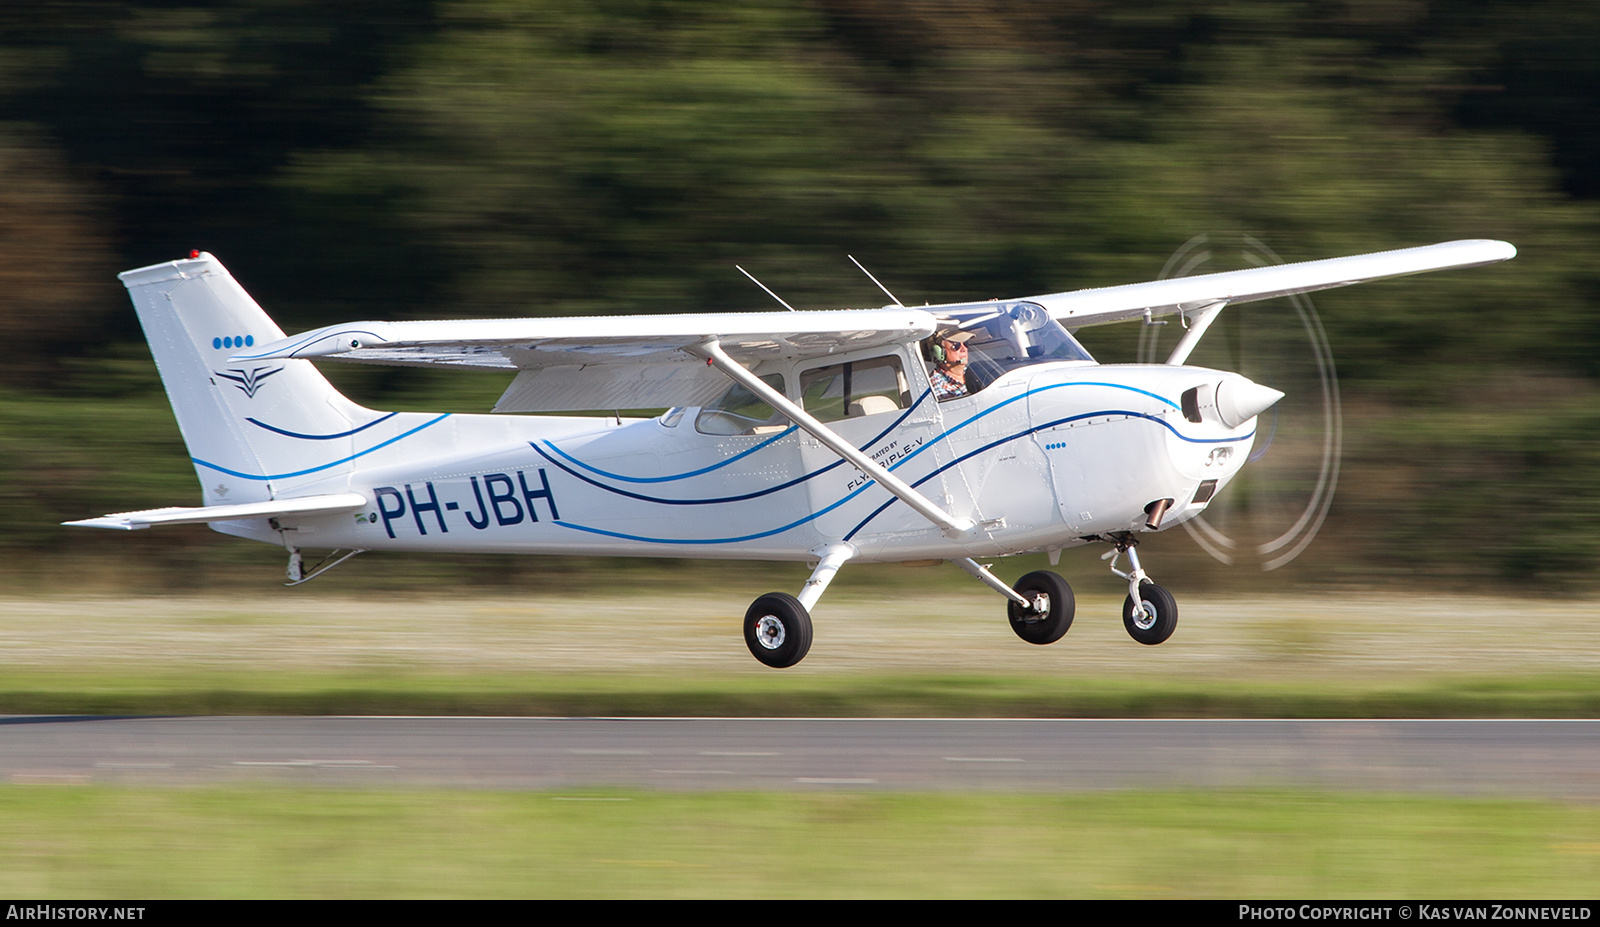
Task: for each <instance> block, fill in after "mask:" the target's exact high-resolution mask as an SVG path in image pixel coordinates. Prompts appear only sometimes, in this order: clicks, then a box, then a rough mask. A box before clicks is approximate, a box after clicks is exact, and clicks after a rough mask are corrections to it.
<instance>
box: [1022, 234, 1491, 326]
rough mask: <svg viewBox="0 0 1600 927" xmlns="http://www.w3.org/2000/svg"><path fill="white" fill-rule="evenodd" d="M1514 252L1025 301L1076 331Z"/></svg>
mask: <svg viewBox="0 0 1600 927" xmlns="http://www.w3.org/2000/svg"><path fill="white" fill-rule="evenodd" d="M1516 254H1517V249H1516V248H1515V247H1513V246H1512V245H1510V244H1509V243H1507V242H1503V241H1488V240H1464V241H1449V242H1444V243H1442V244H1437V245H1424V246H1422V247H1420V248H1401V249H1399V250H1397V251H1379V252H1375V253H1372V254H1358V255H1353V256H1351V257H1338V258H1326V259H1324V260H1320V261H1302V262H1300V263H1296V264H1276V265H1272V266H1270V267H1252V268H1247V269H1245V270H1233V271H1227V272H1225V273H1219V274H1203V275H1199V276H1194V277H1174V278H1172V279H1170V280H1154V281H1151V282H1149V283H1132V284H1127V285H1124V286H1111V287H1102V288H1099V289H1092V290H1073V291H1070V292H1065V293H1052V294H1050V295H1047V296H1035V297H1032V298H1031V301H1033V302H1036V303H1039V304H1041V305H1043V306H1044V307H1045V308H1046V309H1047V310H1048V311H1049V312H1050V314H1051V315H1052V316H1054V317H1055V318H1056V319H1057V320H1058V321H1059V322H1061V324H1063V325H1065V326H1067V327H1068V328H1082V327H1084V326H1086V325H1102V324H1105V323H1108V322H1123V321H1127V320H1129V319H1137V318H1143V317H1144V315H1145V313H1146V312H1148V313H1149V314H1150V315H1151V316H1162V315H1171V314H1173V313H1176V312H1188V311H1190V310H1194V309H1200V308H1203V307H1205V306H1208V305H1212V304H1215V303H1218V302H1222V303H1230V304H1231V303H1244V302H1254V301H1256V300H1262V299H1272V298H1274V297H1278V296H1292V295H1294V294H1297V293H1312V292H1316V291H1318V290H1327V289H1332V288H1334V287H1340V286H1349V285H1350V284H1353V283H1366V282H1368V281H1371V280H1383V279H1386V278H1389V277H1403V276H1407V275H1409V274H1421V273H1428V272H1429V271H1435V270H1449V269H1452V268H1461V267H1480V266H1482V265H1484V264H1494V263H1496V262H1499V261H1505V260H1509V259H1511V258H1513V257H1515V256H1516Z"/></svg>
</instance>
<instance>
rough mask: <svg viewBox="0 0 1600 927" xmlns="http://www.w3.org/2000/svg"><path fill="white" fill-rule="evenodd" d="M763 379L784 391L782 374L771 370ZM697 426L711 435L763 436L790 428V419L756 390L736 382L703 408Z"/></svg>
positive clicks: (775, 388) (695, 420) (696, 428)
mask: <svg viewBox="0 0 1600 927" xmlns="http://www.w3.org/2000/svg"><path fill="white" fill-rule="evenodd" d="M761 382H763V383H765V384H767V385H768V386H770V387H772V388H773V389H774V390H776V391H778V392H780V393H781V392H783V374H781V373H769V374H767V375H766V376H764V377H762V378H761ZM694 427H695V430H696V431H699V432H700V433H701V434H707V435H762V434H775V433H777V432H779V431H782V430H783V429H785V428H787V427H789V420H788V419H787V418H785V417H784V415H783V413H781V412H779V411H778V410H777V409H774V408H773V407H772V406H769V405H767V404H766V402H764V401H762V400H761V399H760V398H759V397H757V396H756V394H755V393H752V392H750V391H749V390H747V389H745V388H744V387H743V386H741V385H740V384H738V383H734V384H732V385H731V386H729V387H728V391H727V392H725V393H723V394H722V395H721V396H719V397H717V400H716V401H715V402H713V403H711V404H710V405H707V406H706V407H705V408H703V409H701V410H700V414H699V415H697V416H695V419H694Z"/></svg>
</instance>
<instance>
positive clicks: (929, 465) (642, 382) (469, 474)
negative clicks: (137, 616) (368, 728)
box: [68, 241, 1516, 667]
mask: <svg viewBox="0 0 1600 927" xmlns="http://www.w3.org/2000/svg"><path fill="white" fill-rule="evenodd" d="M1515 254H1516V249H1515V248H1513V247H1512V246H1511V245H1509V244H1506V243H1505V242H1499V241H1455V242H1448V243H1444V244H1437V245H1430V246H1427V247H1421V248H1407V249H1403V250H1398V251H1385V252H1380V253H1376V254H1366V255H1359V256H1355V257H1343V258H1333V259H1330V260H1320V261H1310V262H1305V263H1299V264H1282V265H1277V266H1270V267H1260V268H1253V269H1247V270H1239V271H1231V272H1227V273H1216V274H1208V275H1204V276H1195V277H1183V278H1178V279H1170V280H1158V281H1154V282H1150V283H1139V284H1133V285H1129V286H1116V287H1108V288H1104V289H1089V290H1077V291H1073V292H1066V293H1055V294H1051V295H1048V296H1034V297H1029V298H1026V299H1007V300H990V301H987V302H974V303H957V304H950V305H940V306H922V307H908V306H904V305H900V304H899V303H898V300H896V304H895V305H890V306H886V307H884V308H882V309H846V310H838V311H831V312H796V311H792V310H791V311H788V312H750V313H706V314H691V315H653V316H615V317H603V318H548V319H481V320H472V321H440V322H355V323H350V324H346V325H333V326H329V327H326V328H319V329H317V330H315V331H310V332H306V333H304V334H301V335H296V336H294V337H285V336H284V333H283V332H282V331H281V330H280V329H279V328H278V327H277V326H276V325H275V324H273V322H272V320H271V319H269V318H268V317H267V315H266V313H264V312H263V311H262V310H261V307H260V306H258V305H257V304H256V303H255V301H254V300H252V299H251V298H250V296H249V295H248V294H247V293H246V292H245V291H244V289H243V288H241V287H240V286H239V284H238V283H236V282H235V281H234V279H233V277H232V276H231V275H229V273H228V271H227V270H226V269H224V268H223V266H222V264H221V263H220V262H219V261H217V259H216V258H214V257H212V256H211V255H209V254H202V253H200V252H198V251H197V252H193V253H192V254H191V255H190V257H189V259H187V260H178V261H170V262H168V263H164V264H155V265H152V266H149V267H142V268H139V269H137V270H130V271H128V272H126V273H124V274H121V279H122V281H123V283H124V284H126V285H127V287H128V290H129V291H130V293H131V295H132V298H133V304H134V308H135V309H136V310H137V311H138V314H139V321H140V323H141V324H142V325H143V327H144V331H145V335H146V337H147V339H148V340H149V343H150V349H151V352H152V353H153V354H154V355H155V361H156V365H157V367H158V368H159V369H160V372H161V378H162V381H163V382H164V384H165V385H166V389H167V394H168V397H169V398H170V399H171V401H172V408H173V411H174V412H175V413H176V415H177V419H178V426H179V428H180V429H181V430H182V432H183V439H184V441H185V443H186V444H187V445H188V449H189V454H190V457H191V459H192V460H193V462H194V467H195V472H196V473H197V474H198V475H199V477H200V483H201V485H202V487H203V488H204V495H203V501H204V503H205V504H204V505H202V506H198V507H184V508H162V509H151V510H147V511H139V512H123V513H118V514H113V515H106V516H104V517H101V518H91V519H87V520H84V521H75V522H69V523H68V524H72V525H85V526H91V527H99V528H119V529H123V530H134V529H139V528H147V527H149V526H151V525H163V524H198V523H206V524H209V525H210V526H211V527H212V528H213V529H214V530H216V531H219V532H222V533H223V534H231V535H235V536H237V537H243V538H250V539H253V540H258V541H265V542H267V543H270V544H281V545H283V546H284V547H285V548H287V549H288V551H289V578H290V580H291V583H296V582H302V581H304V580H307V579H310V578H312V577H313V576H315V575H317V574H318V573H320V572H322V571H323V570H325V569H327V568H330V567H331V566H333V565H336V564H337V563H340V562H343V560H345V559H348V557H350V556H353V555H354V554H356V553H360V552H362V551H367V550H436V551H462V552H468V551H484V552H512V553H527V554H603V555H619V556H666V557H704V558H740V559H761V560H803V561H812V562H814V563H815V564H816V566H815V569H814V571H813V572H812V574H811V578H810V579H808V580H807V581H806V583H805V586H804V588H802V589H801V590H800V594H799V595H798V596H791V595H788V594H786V593H781V592H774V593H769V594H767V595H764V596H761V597H760V598H758V599H756V601H755V603H754V604H753V605H751V607H750V609H749V611H748V612H747V613H746V614H745V619H744V635H745V641H746V643H747V644H748V645H749V648H750V652H751V653H752V654H754V655H755V657H756V659H757V660H760V661H761V662H762V663H765V664H766V665H768V666H773V667H785V666H793V665H794V664H796V663H798V662H800V660H801V659H802V658H803V657H805V655H806V651H807V650H808V649H809V648H810V646H811V615H810V610H811V609H812V608H814V607H815V606H816V603H817V601H818V599H819V598H820V597H821V596H822V593H823V591H824V590H825V589H826V588H827V586H828V583H829V581H830V580H832V578H833V576H834V574H835V573H836V572H837V571H838V570H839V568H840V567H841V566H843V565H844V564H845V563H846V562H847V561H850V560H858V561H862V562H881V561H906V560H924V559H943V560H950V561H952V562H953V563H955V564H957V565H958V566H960V567H961V568H962V569H964V570H966V571H967V572H968V573H971V574H972V575H973V576H975V577H977V578H978V579H979V580H981V581H982V582H984V583H986V584H987V585H989V586H990V587H992V588H993V589H994V590H995V591H996V592H998V593H1000V594H1001V595H1003V596H1005V597H1006V599H1007V600H1008V602H1009V605H1008V613H1009V617H1010V620H1011V627H1012V629H1013V630H1014V631H1015V632H1016V633H1017V635H1018V636H1020V637H1021V638H1022V639H1023V640H1025V641H1028V642H1029V643H1034V644H1048V643H1052V642H1054V641H1056V640H1058V639H1060V637H1061V636H1062V635H1063V634H1064V633H1066V631H1067V628H1068V627H1069V626H1070V625H1071V624H1072V618H1073V612H1074V603H1073V596H1072V590H1071V588H1070V587H1069V586H1068V585H1067V583H1066V581H1065V580H1063V579H1062V578H1061V577H1060V576H1058V575H1056V574H1055V573H1052V572H1048V571H1039V572H1034V573H1029V574H1028V575H1026V576H1024V577H1022V579H1021V580H1019V581H1018V582H1017V583H1016V585H1015V586H1008V585H1007V584H1006V583H1005V582H1003V581H1002V580H1000V579H999V578H998V577H996V576H995V575H994V574H993V573H991V572H990V571H989V569H988V567H986V566H984V565H981V564H979V563H978V562H977V560H976V559H975V558H986V557H1004V556H1008V555H1012V554H1022V553H1029V552H1037V551H1046V552H1049V553H1050V554H1051V562H1052V563H1055V562H1057V559H1058V557H1059V553H1060V551H1061V549H1062V548H1065V547H1073V546H1077V545H1081V544H1088V543H1092V542H1098V543H1104V544H1108V545H1111V546H1112V547H1114V548H1115V551H1116V552H1117V554H1119V555H1120V554H1126V555H1127V557H1128V562H1129V566H1130V569H1128V570H1127V571H1126V572H1124V571H1122V570H1118V569H1117V567H1116V564H1117V558H1115V557H1113V558H1112V560H1111V569H1112V571H1113V572H1114V573H1116V575H1118V576H1119V577H1122V578H1123V579H1125V580H1126V581H1127V586H1128V599H1127V602H1126V603H1125V604H1124V606H1123V622H1124V624H1125V625H1126V627H1127V630H1128V633H1129V634H1131V635H1132V636H1133V638H1134V639H1135V640H1137V641H1139V642H1140V643H1144V644H1159V643H1161V642H1162V641H1165V640H1166V639H1167V638H1168V637H1170V636H1171V634H1172V632H1173V629H1174V627H1175V625H1176V623H1177V617H1178V612H1177V606H1176V604H1175V602H1174V601H1173V597H1172V595H1171V594H1170V593H1169V592H1167V591H1166V590H1165V589H1163V588H1162V587H1160V586H1157V585H1155V584H1154V583H1152V582H1151V581H1150V579H1149V578H1148V576H1147V575H1146V574H1145V571H1144V569H1143V567H1142V566H1141V565H1140V562H1139V558H1138V555H1137V553H1136V552H1135V546H1136V545H1137V544H1138V542H1139V539H1140V537H1141V536H1142V535H1144V534H1146V533H1149V532H1154V531H1160V530H1164V529H1166V528H1169V527H1171V526H1173V525H1175V524H1178V523H1180V522H1182V521H1184V520H1185V519H1189V518H1192V517H1194V516H1195V515H1197V514H1199V513H1200V512H1201V511H1202V510H1204V509H1205V508H1206V505H1207V504H1208V503H1209V502H1210V501H1211V500H1212V499H1213V498H1214V497H1215V496H1216V494H1217V493H1218V492H1220V491H1221V490H1222V489H1223V488H1224V487H1226V486H1227V485H1228V482H1229V481H1230V480H1232V479H1233V478H1234V476H1235V475H1237V474H1238V472H1239V469H1240V467H1241V466H1242V465H1243V464H1244V462H1245V459H1246V457H1247V456H1248V452H1249V450H1250V448H1251V446H1252V443H1253V441H1254V439H1255V436H1256V416H1257V415H1258V414H1259V413H1261V412H1262V411H1264V410H1266V409H1268V408H1270V407H1271V406H1272V405H1273V404H1274V403H1276V402H1277V401H1278V399H1280V398H1281V397H1282V396H1283V394H1282V393H1280V392H1279V391H1277V390H1275V389H1271V388H1269V387H1266V386H1262V385H1259V384H1256V383H1253V382H1251V381H1250V380H1247V379H1245V378H1244V377H1242V376H1239V375H1238V374H1235V373H1227V372H1223V371H1218V370H1210V369H1206V368H1202V367H1189V366H1185V361H1186V360H1187V359H1188V357H1189V355H1190V353H1191V352H1192V351H1193V350H1194V347H1195V345H1196V343H1197V342H1198V341H1199V340H1200V338H1201V336H1202V335H1204V334H1205V331H1206V328H1207V327H1208V326H1209V325H1210V323H1211V322H1212V321H1213V320H1214V319H1215V318H1216V317H1217V314H1218V313H1219V312H1220V311H1221V310H1222V308H1223V307H1224V306H1226V305H1228V304H1230V303H1241V302H1248V301H1251V300H1261V299H1269V298H1272V297H1278V296H1286V295H1290V294H1297V293H1308V292H1312V291H1315V290H1322V289H1327V288H1330V287H1337V286H1344V285H1346V284H1351V283H1360V282H1363V281H1368V280H1376V279H1381V278H1385V277H1394V276H1401V275H1405V274H1415V273H1421V272H1424V271H1433V270H1443V269H1447V268H1457V267H1474V266H1478V265H1483V264H1490V263H1493V262H1496V261H1503V260H1506V259H1508V258H1511V257H1513V256H1514V255H1515ZM885 292H887V291H885ZM890 298H891V299H893V296H892V294H891V296H890ZM1173 314H1176V315H1179V316H1180V317H1181V319H1182V321H1183V322H1184V324H1185V325H1186V327H1187V332H1186V333H1185V334H1184V336H1183V338H1182V340H1181V341H1180V342H1179V343H1178V345H1177V347H1176V348H1175V349H1174V350H1173V352H1172V354H1171V356H1170V357H1168V358H1167V361H1166V363H1165V364H1118V365H1103V364H1099V363H1096V362H1095V360H1094V359H1093V358H1092V357H1090V356H1089V353H1088V352H1087V351H1085V350H1084V349H1083V347H1082V346H1080V345H1079V343H1078V342H1077V341H1076V340H1075V339H1074V338H1073V336H1072V335H1071V334H1070V333H1069V329H1077V328H1081V327H1083V326H1087V325H1098V324H1102V323H1108V322H1119V321H1127V320H1133V319H1143V320H1145V321H1146V322H1149V321H1150V320H1151V319H1152V318H1154V317H1158V316H1166V315H1173ZM307 358H336V359H339V360H352V361H367V362H371V363H379V364H408V365H434V364H442V365H447V366H450V365H455V366H467V367H489V368H500V369H505V370H508V371H513V372H514V373H515V378H514V379H513V380H512V381H511V384H510V386H509V387H508V388H507V389H506V391H505V394H504V395H503V396H502V397H501V398H500V401H499V403H498V404H497V405H496V406H495V409H494V411H496V412H524V413H526V412H574V411H583V410H595V409H639V408H664V407H668V406H671V407H672V408H670V409H668V411H667V412H666V413H665V414H663V415H661V416H659V417H656V418H649V419H639V418H623V417H620V416H616V415H606V416H604V417H573V416H554V415H547V416H533V415H459V414H437V415H436V414H422V413H412V412H376V411H373V410H371V409H366V408H363V407H362V406H359V405H357V404H356V403H354V402H351V401H350V400H348V399H346V398H345V397H344V396H343V395H341V394H340V393H339V392H338V391H337V390H335V389H334V388H333V387H332V386H331V385H330V384H329V383H328V381H327V380H325V379H324V378H323V377H322V375H321V373H319V372H318V371H317V369H316V368H315V367H314V366H313V365H312V363H311V361H309V360H307ZM963 360H964V361H965V364H964V365H963V364H962V363H961V361H963ZM302 548H314V549H321V550H332V551H333V552H334V553H333V554H330V555H329V558H328V561H325V563H324V565H323V566H322V567H320V568H319V569H316V570H313V571H311V572H310V573H307V571H306V570H305V568H304V566H303V565H302V560H301V554H300V551H301V549H302ZM1108 556H1111V554H1110V553H1109V552H1108Z"/></svg>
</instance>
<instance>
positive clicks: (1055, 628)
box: [1006, 570, 1078, 644]
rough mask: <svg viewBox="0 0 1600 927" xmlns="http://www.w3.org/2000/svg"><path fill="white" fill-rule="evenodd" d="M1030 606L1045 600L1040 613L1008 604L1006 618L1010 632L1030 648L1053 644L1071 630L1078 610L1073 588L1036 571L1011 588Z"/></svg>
mask: <svg viewBox="0 0 1600 927" xmlns="http://www.w3.org/2000/svg"><path fill="white" fill-rule="evenodd" d="M1011 588H1012V589H1015V590H1016V591H1017V592H1018V593H1020V594H1021V595H1022V596H1023V597H1024V598H1026V599H1027V600H1028V601H1030V602H1038V601H1039V600H1040V599H1041V598H1043V599H1044V600H1045V606H1046V607H1045V610H1044V611H1043V612H1038V611H1034V610H1031V609H1027V608H1024V607H1022V606H1021V605H1018V604H1017V603H1015V602H1011V603H1009V604H1008V605H1007V607H1006V615H1007V616H1008V617H1009V618H1010V619H1011V630H1013V631H1015V632H1017V636H1018V637H1020V638H1022V639H1023V640H1025V641H1027V642H1028V643H1030V644H1054V643H1055V642H1056V641H1058V640H1061V635H1063V634H1065V633H1067V629H1068V628H1070V627H1072V616H1073V614H1074V613H1075V612H1076V611H1077V610H1078V605H1077V602H1076V601H1074V600H1073V598H1072V587H1071V586H1069V585H1067V581H1066V580H1064V579H1062V578H1061V577H1059V576H1057V575H1056V574H1054V573H1052V572H1050V571H1049V570H1039V571H1038V572H1035V573H1029V574H1028V575H1027V576H1024V577H1022V578H1021V579H1019V580H1017V584H1016V585H1015V586H1012V587H1011Z"/></svg>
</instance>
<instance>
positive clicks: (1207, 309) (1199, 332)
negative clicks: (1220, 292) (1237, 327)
mask: <svg viewBox="0 0 1600 927" xmlns="http://www.w3.org/2000/svg"><path fill="white" fill-rule="evenodd" d="M1227 304H1228V301H1227V300H1218V301H1217V302H1214V303H1211V304H1210V305H1206V306H1201V307H1200V308H1199V309H1196V310H1195V311H1194V312H1192V313H1191V312H1185V313H1184V314H1183V319H1184V321H1185V322H1188V323H1189V330H1188V331H1186V332H1184V333H1183V340H1181V341H1179V342H1178V346H1177V347H1175V348H1173V349H1172V356H1171V357H1168V358H1167V363H1168V364H1170V365H1171V366H1173V367H1181V366H1183V362H1184V361H1186V360H1188V359H1189V355H1190V353H1192V352H1193V351H1194V346H1195V345H1197V344H1199V343H1200V339H1201V338H1203V337H1204V336H1205V333H1206V329H1208V328H1210V327H1211V323H1212V322H1214V321H1216V319H1217V316H1218V315H1219V314H1221V312H1222V307H1223V306H1226V305H1227Z"/></svg>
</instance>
